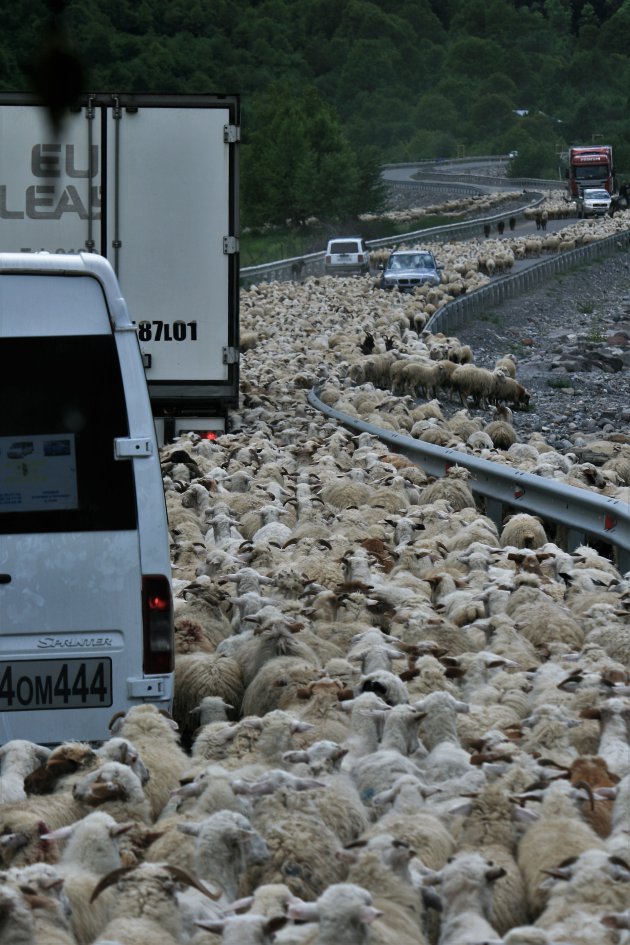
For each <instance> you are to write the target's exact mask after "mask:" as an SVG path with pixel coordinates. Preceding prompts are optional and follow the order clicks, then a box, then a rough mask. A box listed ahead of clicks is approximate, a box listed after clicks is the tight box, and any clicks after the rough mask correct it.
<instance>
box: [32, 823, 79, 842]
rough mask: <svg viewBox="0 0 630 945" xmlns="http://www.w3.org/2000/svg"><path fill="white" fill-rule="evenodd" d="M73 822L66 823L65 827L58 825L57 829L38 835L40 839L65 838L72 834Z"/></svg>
mask: <svg viewBox="0 0 630 945" xmlns="http://www.w3.org/2000/svg"><path fill="white" fill-rule="evenodd" d="M74 827H75V825H74V824H68V825H67V826H66V827H58V828H57V830H52V831H51V832H50V833H44V834H42V835H41V836H40V838H39V839H40V840H67V838H68V837H71V836H72V832H73V831H74Z"/></svg>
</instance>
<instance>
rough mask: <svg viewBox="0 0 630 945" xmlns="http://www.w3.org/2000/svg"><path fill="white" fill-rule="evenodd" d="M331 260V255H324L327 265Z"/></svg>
mask: <svg viewBox="0 0 630 945" xmlns="http://www.w3.org/2000/svg"><path fill="white" fill-rule="evenodd" d="M331 262H332V256H326V263H327V264H328V265H329V264H330V263H331Z"/></svg>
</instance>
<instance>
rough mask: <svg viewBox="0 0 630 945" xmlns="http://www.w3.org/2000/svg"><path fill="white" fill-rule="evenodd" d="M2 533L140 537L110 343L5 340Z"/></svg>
mask: <svg viewBox="0 0 630 945" xmlns="http://www.w3.org/2000/svg"><path fill="white" fill-rule="evenodd" d="M0 403H2V410H1V411H0V533H2V534H16V533H18V534H26V533H45V532H66V531H71V532H72V531H120V530H126V529H133V528H135V527H136V504H135V491H134V482H133V468H132V463H131V462H130V461H126V460H122V461H115V460H114V438H115V437H117V436H128V435H129V425H128V421H127V412H126V407H125V398H124V391H123V384H122V377H121V373H120V366H119V362H118V356H117V352H116V343H115V340H114V337H113V336H112V335H109V334H108V335H87V336H86V335H80V336H72V337H69V336H63V337H51V336H41V337H29V338H2V339H0Z"/></svg>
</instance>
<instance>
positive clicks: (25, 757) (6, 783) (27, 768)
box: [0, 738, 50, 804]
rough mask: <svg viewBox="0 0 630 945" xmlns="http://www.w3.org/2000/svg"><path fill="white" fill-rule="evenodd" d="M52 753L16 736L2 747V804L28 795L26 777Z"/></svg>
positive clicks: (0, 794)
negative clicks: (25, 784) (25, 786)
mask: <svg viewBox="0 0 630 945" xmlns="http://www.w3.org/2000/svg"><path fill="white" fill-rule="evenodd" d="M49 755H50V749H49V748H45V747H44V746H42V745H37V744H36V743H35V742H29V741H27V740H25V739H22V738H15V739H12V740H11V741H8V742H5V743H4V745H2V746H1V747H0V804H9V803H10V802H11V801H21V800H24V798H25V797H26V791H25V790H24V779H25V778H26V777H27V776H28V775H29V774H30V773H31V772H32V771H35V769H36V768H37V767H38V766H39V765H40V764H41V763H42V762H44V761H46V759H47V758H48V756H49Z"/></svg>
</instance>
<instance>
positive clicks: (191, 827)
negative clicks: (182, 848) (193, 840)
mask: <svg viewBox="0 0 630 945" xmlns="http://www.w3.org/2000/svg"><path fill="white" fill-rule="evenodd" d="M175 826H176V827H177V829H178V830H179V831H180V833H187V834H189V836H191V837H198V836H199V834H200V832H201V824H193V823H189V822H187V821H183V822H181V823H178V824H176V825H175Z"/></svg>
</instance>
